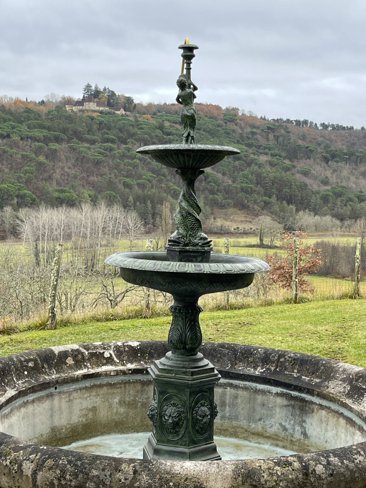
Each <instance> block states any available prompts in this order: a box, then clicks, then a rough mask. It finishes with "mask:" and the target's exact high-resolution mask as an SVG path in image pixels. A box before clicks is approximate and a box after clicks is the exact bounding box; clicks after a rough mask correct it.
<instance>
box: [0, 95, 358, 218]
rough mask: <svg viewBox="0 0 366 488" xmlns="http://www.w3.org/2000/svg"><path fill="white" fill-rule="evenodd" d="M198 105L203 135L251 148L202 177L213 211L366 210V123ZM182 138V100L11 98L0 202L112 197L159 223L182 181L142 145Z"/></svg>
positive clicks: (2, 136)
mask: <svg viewBox="0 0 366 488" xmlns="http://www.w3.org/2000/svg"><path fill="white" fill-rule="evenodd" d="M197 109H198V113H199V120H198V128H197V135H196V141H197V143H200V144H224V145H232V146H234V147H236V148H238V149H240V151H241V154H240V155H238V156H235V157H231V158H227V159H226V160H225V161H223V162H221V163H220V164H218V165H216V166H214V167H213V168H211V169H209V170H207V171H206V175H205V176H204V177H203V178H200V180H198V185H197V193H198V196H199V200H200V202H201V203H202V206H203V209H204V211H205V212H206V214H208V213H209V212H210V211H212V210H214V209H218V211H220V209H221V210H222V209H231V208H234V209H236V211H243V212H247V213H248V212H249V213H251V214H258V213H259V212H262V213H263V212H265V213H269V214H271V215H273V216H274V217H275V218H277V219H278V220H279V221H281V222H282V223H285V224H286V223H287V222H288V220H289V219H290V217H291V215H292V214H293V211H294V208H295V209H296V211H300V210H310V211H312V212H314V213H315V214H319V215H332V216H334V217H336V218H338V219H340V220H345V219H357V218H360V217H363V216H366V192H365V191H364V189H365V188H366V130H364V129H361V130H354V129H353V128H342V127H341V126H328V125H326V124H324V127H323V128H318V127H317V126H316V127H314V124H312V123H309V122H308V121H282V120H281V121H269V120H265V119H259V118H257V117H254V116H248V115H240V114H239V112H238V110H237V109H222V108H221V107H218V106H213V105H200V104H197ZM180 140H181V128H180V125H179V108H178V107H177V106H176V105H153V104H149V105H146V106H144V105H139V104H138V105H137V106H136V107H135V109H134V112H133V113H127V114H126V115H119V114H115V113H103V114H92V113H86V114H85V113H84V114H77V113H69V112H67V111H66V110H65V108H64V107H63V106H62V105H59V106H51V107H47V106H43V105H42V106H41V105H37V104H34V103H25V102H23V103H21V104H18V105H16V104H7V105H1V106H0V170H1V175H0V208H3V207H4V206H8V205H11V206H13V207H14V208H20V207H24V206H32V205H39V204H40V203H42V202H43V203H45V204H48V205H52V206H58V205H70V206H72V205H77V204H79V203H81V202H83V201H90V202H97V201H100V200H104V201H106V202H108V203H120V204H122V205H123V206H124V207H126V208H134V209H135V210H136V211H137V212H138V213H139V214H140V216H141V217H142V218H143V219H144V221H145V223H146V224H147V225H155V224H156V222H157V221H158V220H159V218H160V215H161V206H162V204H163V203H164V201H166V200H172V201H173V200H176V198H177V196H178V194H179V189H180V182H179V179H178V177H177V176H176V175H175V174H174V172H173V171H172V170H171V169H169V168H165V167H163V166H161V165H159V164H157V163H154V162H153V161H151V160H150V159H148V158H147V157H141V156H139V155H137V154H136V152H135V151H136V149H137V148H138V147H140V146H144V145H150V144H166V143H177V142H180Z"/></svg>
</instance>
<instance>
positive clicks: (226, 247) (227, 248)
mask: <svg viewBox="0 0 366 488" xmlns="http://www.w3.org/2000/svg"><path fill="white" fill-rule="evenodd" d="M224 254H230V239H229V238H228V237H225V239H224ZM225 306H226V308H229V307H230V292H229V291H226V292H225Z"/></svg>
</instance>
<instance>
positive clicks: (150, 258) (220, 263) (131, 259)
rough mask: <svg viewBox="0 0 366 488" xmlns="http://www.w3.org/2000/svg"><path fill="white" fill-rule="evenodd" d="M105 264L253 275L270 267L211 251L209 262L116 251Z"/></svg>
mask: <svg viewBox="0 0 366 488" xmlns="http://www.w3.org/2000/svg"><path fill="white" fill-rule="evenodd" d="M105 263H106V264H109V265H112V266H116V267H117V268H124V269H136V270H141V271H155V272H165V273H195V274H197V273H203V274H250V273H261V272H265V271H269V269H270V268H269V265H268V264H267V263H266V262H265V261H262V260H261V259H258V258H253V257H247V256H239V255H236V254H230V255H228V254H219V253H212V254H211V261H210V262H208V263H194V262H182V261H179V262H177V261H168V258H167V254H166V252H164V251H155V252H154V251H152V252H145V251H135V252H117V253H114V254H112V255H111V256H108V258H107V259H106V260H105Z"/></svg>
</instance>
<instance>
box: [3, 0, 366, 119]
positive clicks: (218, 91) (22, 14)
mask: <svg viewBox="0 0 366 488" xmlns="http://www.w3.org/2000/svg"><path fill="white" fill-rule="evenodd" d="M0 12H1V16H0V32H1V34H0V63H1V67H2V69H1V73H0V94H2V93H6V94H8V95H12V96H21V97H25V96H28V98H35V99H40V98H42V97H43V96H44V95H45V94H46V93H50V92H56V93H59V94H70V95H74V96H79V95H80V93H81V89H82V86H83V85H84V84H85V83H86V82H87V81H90V82H91V83H95V82H96V83H98V84H100V85H108V86H110V87H111V88H113V89H115V90H116V91H118V92H121V93H126V94H130V95H132V96H135V98H136V99H141V100H143V101H160V102H161V101H166V102H173V101H174V99H175V79H176V77H177V74H178V72H179V65H180V61H179V52H178V50H177V45H178V44H180V43H181V42H182V41H183V39H184V38H185V37H186V36H189V37H190V38H191V39H192V42H196V43H197V44H199V46H200V49H199V51H198V52H197V58H196V60H195V61H194V66H193V76H194V80H195V81H196V82H197V84H198V85H199V92H198V94H199V101H202V102H210V103H219V104H221V105H224V106H229V105H235V106H238V107H240V108H243V109H245V110H248V111H249V110H251V111H253V112H255V113H258V114H259V115H268V116H270V117H291V118H309V119H313V120H317V121H318V122H319V121H322V120H326V121H334V122H340V123H344V124H354V125H356V126H360V125H366V121H365V118H366V117H365V116H364V114H363V110H362V106H363V104H364V95H363V92H364V84H365V79H366V68H365V67H364V53H365V51H366V37H365V35H364V25H365V20H366V3H364V2H363V1H362V0H349V1H348V2H345V1H344V0H333V1H331V0H321V1H319V0H317V1H316V0H307V1H306V2H305V1H303V0H275V1H274V0H245V1H243V0H226V1H225V2H213V1H212V0H197V1H196V2H191V3H188V2H178V1H177V0H154V1H151V0H104V1H101V0H78V1H77V2H75V1H74V0H64V1H59V0H57V1H56V0H0Z"/></svg>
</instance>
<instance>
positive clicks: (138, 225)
mask: <svg viewBox="0 0 366 488" xmlns="http://www.w3.org/2000/svg"><path fill="white" fill-rule="evenodd" d="M143 228H144V225H143V223H142V220H141V219H140V217H139V216H138V215H137V213H136V212H133V211H130V212H127V213H126V218H125V229H126V234H127V237H128V242H129V249H130V251H132V248H133V241H134V240H135V239H137V237H138V236H139V235H140V234H141V232H142V230H143Z"/></svg>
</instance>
